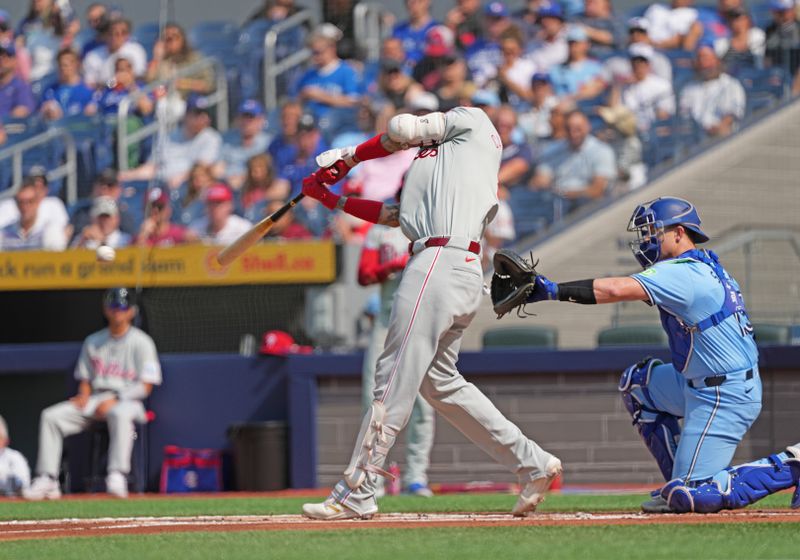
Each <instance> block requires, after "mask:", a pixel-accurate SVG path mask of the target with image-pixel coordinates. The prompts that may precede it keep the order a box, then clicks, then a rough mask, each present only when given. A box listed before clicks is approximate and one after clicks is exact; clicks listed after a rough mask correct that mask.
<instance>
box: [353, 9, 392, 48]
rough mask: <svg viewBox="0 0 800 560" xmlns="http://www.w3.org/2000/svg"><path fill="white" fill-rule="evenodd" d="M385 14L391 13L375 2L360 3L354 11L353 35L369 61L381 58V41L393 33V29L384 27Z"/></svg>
mask: <svg viewBox="0 0 800 560" xmlns="http://www.w3.org/2000/svg"><path fill="white" fill-rule="evenodd" d="M385 14H391V12H390V11H389V10H387V9H386V8H384V7H383V6H382V5H381V4H377V3H375V2H359V3H358V4H356V7H355V8H354V9H353V34H354V35H355V39H356V43H357V45H358V49H359V51H361V52H363V53H364V54H365V55H366V58H367V60H377V59H378V58H380V56H381V41H382V40H383V39H384V38H386V37H388V36H389V33H390V32H391V28H390V27H389V26H386V25H384V23H385V21H384V17H383V16H384V15H385Z"/></svg>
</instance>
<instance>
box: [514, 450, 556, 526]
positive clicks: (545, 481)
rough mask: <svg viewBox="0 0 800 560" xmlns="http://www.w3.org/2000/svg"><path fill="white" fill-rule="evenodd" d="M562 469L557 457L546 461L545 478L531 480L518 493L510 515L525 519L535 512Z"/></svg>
mask: <svg viewBox="0 0 800 560" xmlns="http://www.w3.org/2000/svg"><path fill="white" fill-rule="evenodd" d="M563 470H564V468H563V467H562V466H561V460H560V459H558V457H551V458H550V460H549V461H547V467H546V468H545V473H547V474H546V475H545V476H542V477H539V478H537V479H535V480H531V481H530V482H528V483H527V484H526V485H525V488H523V489H522V492H520V493H519V498H518V499H517V503H516V504H515V505H514V509H512V510H511V513H512V514H513V515H514V516H515V517H525V516H527V515H530V514H531V513H533V512H534V511H536V506H538V505H539V504H540V503H542V502H543V501H544V496H545V494H546V493H547V490H548V489H549V488H550V485H551V484H553V481H554V480H555V479H556V478H558V477H559V476H560V475H561V472H562V471H563Z"/></svg>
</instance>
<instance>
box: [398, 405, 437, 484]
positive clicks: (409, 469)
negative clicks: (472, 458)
mask: <svg viewBox="0 0 800 560" xmlns="http://www.w3.org/2000/svg"><path fill="white" fill-rule="evenodd" d="M434 430H435V423H434V411H433V407H432V406H431V405H430V404H428V402H427V401H426V400H425V399H423V398H422V397H421V396H418V397H417V398H416V400H415V401H414V408H413V409H412V410H411V418H409V420H408V426H406V471H405V473H403V482H404V484H405V487H406V489H408V490H411V491H415V492H419V493H425V494H426V495H427V494H429V493H430V490H428V467H429V466H430V460H431V447H433V433H434ZM426 491H427V492H426Z"/></svg>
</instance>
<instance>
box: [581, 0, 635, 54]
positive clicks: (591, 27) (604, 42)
mask: <svg viewBox="0 0 800 560" xmlns="http://www.w3.org/2000/svg"><path fill="white" fill-rule="evenodd" d="M577 21H578V22H579V23H580V24H581V25H582V26H583V29H584V31H586V34H587V35H589V41H590V45H591V48H590V50H589V54H590V55H591V56H593V57H594V58H605V57H607V56H608V55H610V54H611V53H613V52H614V51H615V50H616V49H618V48H620V47H622V46H623V45H624V43H625V39H626V31H627V30H626V28H625V24H624V23H623V22H622V21H620V20H619V19H617V18H615V17H614V13H613V9H612V6H611V0H585V2H584V10H583V13H582V14H581V15H580V16H579V17H578V18H577Z"/></svg>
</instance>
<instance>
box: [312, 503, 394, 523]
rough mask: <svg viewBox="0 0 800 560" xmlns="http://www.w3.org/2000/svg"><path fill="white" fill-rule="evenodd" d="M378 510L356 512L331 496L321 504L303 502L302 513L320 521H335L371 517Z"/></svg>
mask: <svg viewBox="0 0 800 560" xmlns="http://www.w3.org/2000/svg"><path fill="white" fill-rule="evenodd" d="M377 512H378V508H377V507H376V508H375V511H370V512H368V513H363V514H362V513H358V512H356V511H353V510H352V509H350V508H349V507H347V506H345V505H343V504H340V503H339V502H337V501H336V500H334V499H333V498H328V499H327V500H325V501H324V502H322V503H321V504H303V515H305V516H306V517H310V518H311V519H319V520H322V521H336V520H338V519H372V516H373V515H375V514H376V513H377Z"/></svg>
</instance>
